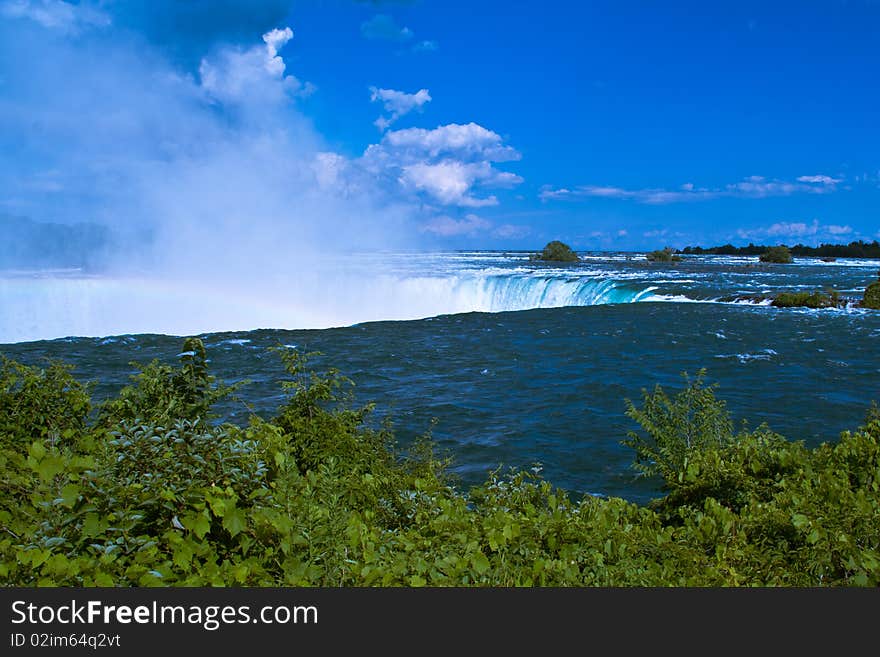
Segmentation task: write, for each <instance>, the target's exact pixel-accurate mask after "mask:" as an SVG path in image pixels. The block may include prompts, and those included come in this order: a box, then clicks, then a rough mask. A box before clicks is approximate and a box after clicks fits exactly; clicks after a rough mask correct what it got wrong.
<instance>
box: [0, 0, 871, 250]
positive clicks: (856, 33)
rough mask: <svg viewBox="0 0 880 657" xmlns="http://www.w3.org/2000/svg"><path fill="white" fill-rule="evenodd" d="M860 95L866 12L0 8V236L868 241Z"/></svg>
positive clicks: (610, 244)
mask: <svg viewBox="0 0 880 657" xmlns="http://www.w3.org/2000/svg"><path fill="white" fill-rule="evenodd" d="M878 71H880V2H878V1H876V0H848V1H844V0H823V1H819V0H814V1H804V2H792V3H787V2H748V1H739V2H717V3H706V2H673V3H656V2H626V1H621V0H617V1H601V2H589V3H586V2H585V3H581V2H559V1H555V0H547V1H545V2H541V3H526V2H516V1H507V2H489V1H480V0H470V1H468V2H460V1H458V0H447V1H444V2H439V1H434V0H412V1H398V2H393V1H390V0H389V1H373V2H371V1H361V2H355V1H343V0H325V1H319V0H313V1H300V2H290V1H282V0H268V1H266V2H254V1H250V2H235V1H232V0H217V1H214V2H209V1H207V0H193V1H191V2H172V1H166V0H158V1H152V2H147V1H146V0H143V1H139V2H137V1H126V0H115V1H114V0H105V1H100V0H95V1H90V2H86V1H83V2H64V1H63V0H0V214H7V215H14V216H27V217H30V218H32V219H35V220H38V221H60V222H78V221H98V222H101V223H106V224H108V225H111V226H113V227H114V228H116V229H117V230H119V231H122V232H125V231H129V232H130V233H131V234H133V235H140V234H147V233H149V234H158V235H163V234H165V235H170V234H172V233H174V234H184V235H187V236H189V237H192V238H193V239H199V240H208V242H210V241H211V238H210V237H209V236H207V235H208V234H210V235H219V236H223V239H228V238H230V236H232V237H233V238H234V236H235V235H236V234H237V233H236V231H244V230H248V231H250V232H251V233H254V232H259V233H260V235H261V236H262V237H261V238H260V239H264V240H266V241H267V242H273V243H277V241H278V240H281V239H290V238H291V235H295V236H297V240H298V241H299V242H301V243H305V244H325V243H327V242H328V241H337V240H338V241H339V242H340V243H344V244H345V245H346V246H349V247H352V248H357V247H364V248H381V247H382V246H388V245H390V246H394V247H412V248H502V249H522V248H525V249H531V248H537V247H540V246H542V245H543V244H544V243H545V242H547V241H549V240H551V239H563V240H565V241H567V242H568V243H570V244H571V245H572V246H574V247H575V248H578V249H584V250H587V249H621V250H627V249H648V248H660V247H662V246H666V245H671V246H675V247H683V246H685V245H689V244H690V245H693V244H701V245H711V244H722V243H726V242H732V243H734V244H747V243H749V242H754V243H764V244H767V243H780V242H784V243H788V244H794V243H798V242H800V243H805V244H818V243H820V242H849V241H852V240H854V239H866V240H873V239H876V238H878V237H880V125H878V124H880V84H878V81H880V76H878V73H877V72H878ZM143 229H147V230H146V232H145V231H144V230H143ZM254 239H257V238H254ZM214 246H216V247H217V248H220V247H222V239H221V238H220V237H217V238H216V243H215V244H214Z"/></svg>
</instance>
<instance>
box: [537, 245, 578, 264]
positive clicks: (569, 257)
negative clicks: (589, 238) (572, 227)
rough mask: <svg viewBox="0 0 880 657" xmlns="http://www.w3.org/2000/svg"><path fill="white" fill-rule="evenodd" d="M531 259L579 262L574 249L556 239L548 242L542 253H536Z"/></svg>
mask: <svg viewBox="0 0 880 657" xmlns="http://www.w3.org/2000/svg"><path fill="white" fill-rule="evenodd" d="M530 260H538V261H546V262H578V261H579V258H578V256H577V254H576V253H575V252H574V251H572V249H571V247H570V246H568V244H565V243H563V242H560V241H559V240H554V241H552V242H548V243H547V246H545V247H544V250H543V251H541V252H540V253H535V254H533V255H532V256H531V257H530Z"/></svg>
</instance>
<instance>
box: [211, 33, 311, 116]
mask: <svg viewBox="0 0 880 657" xmlns="http://www.w3.org/2000/svg"><path fill="white" fill-rule="evenodd" d="M292 38H293V30H291V29H290V28H289V27H285V28H284V29H278V28H276V29H273V30H271V31H269V32H266V33H265V34H263V42H264V45H263V46H252V47H250V48H246V49H241V48H236V47H231V46H230V47H225V48H221V49H220V50H219V51H218V52H216V53H214V54H213V55H211V56H210V57H205V58H203V59H202V61H201V64H200V65H199V76H200V79H201V86H202V88H203V89H204V90H205V91H206V92H207V93H208V94H209V95H210V96H211V97H212V98H214V99H216V100H219V101H222V102H224V103H245V104H259V105H264V104H266V103H273V102H275V103H277V102H282V101H284V100H286V99H287V98H289V97H292V96H308V95H310V94H311V93H313V92H314V90H315V88H314V85H312V84H311V83H308V82H306V83H303V82H300V80H299V79H298V78H297V77H296V76H294V75H289V74H285V70H286V68H287V67H286V65H285V63H284V59H283V58H282V57H281V56H280V55H279V54H278V51H279V50H280V49H281V48H283V47H284V45H285V44H286V43H287V42H288V41H290V40H291V39H292Z"/></svg>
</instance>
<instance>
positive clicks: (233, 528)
mask: <svg viewBox="0 0 880 657" xmlns="http://www.w3.org/2000/svg"><path fill="white" fill-rule="evenodd" d="M223 528H224V529H226V530H227V531H228V532H229V533H230V534H232V535H233V536H237V535H238V534H239V533H241V532H242V531H244V530H245V529H246V528H247V518H246V517H245V515H244V511H242V510H241V509H239V508H233V509H227V511H226V515H225V516H224V517H223Z"/></svg>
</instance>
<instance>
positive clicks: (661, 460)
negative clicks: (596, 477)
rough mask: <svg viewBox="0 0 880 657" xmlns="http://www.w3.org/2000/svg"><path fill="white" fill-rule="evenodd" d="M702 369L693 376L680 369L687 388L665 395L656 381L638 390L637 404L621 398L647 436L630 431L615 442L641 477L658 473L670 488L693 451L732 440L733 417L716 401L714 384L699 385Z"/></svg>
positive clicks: (722, 404) (728, 442) (721, 445)
mask: <svg viewBox="0 0 880 657" xmlns="http://www.w3.org/2000/svg"><path fill="white" fill-rule="evenodd" d="M705 374H706V371H705V370H703V369H701V370H700V371H699V372H698V373H697V377H696V378H695V379H693V380H692V379H691V378H690V377H689V376H688V375H687V373H683V374H682V376H683V377H684V380H685V383H686V384H687V386H686V387H685V389H684V390H682V391H681V392H680V393H678V395H676V396H675V398H670V397H669V396H668V395H667V394H666V392H665V391H664V390H663V388H661V387H660V386H659V385H658V386H656V387H655V388H654V391H653V392H650V393H649V392H648V391H647V390H642V397H643V405H642V407H641V408H637V407H636V406H635V405H634V404H633V403H632V402H631V401H630V400H629V399H627V400H626V406H627V410H626V414H627V416H629V417H630V418H632V419H633V420H635V421H636V422H638V423H639V424H640V425H641V427H642V429H644V430H645V432H646V433H647V435H643V434H640V433H637V432H635V431H630V432H628V433H627V439H626V440H623V441H621V444H623V445H626V446H627V447H631V448H633V449H634V450H635V452H636V460H635V462H634V464H633V465H634V467H635V468H636V469H637V470H639V471H640V472H642V474H645V475H647V476H653V475H660V476H662V477H663V479H664V480H665V481H666V485H667V487H669V488H675V487H676V486H677V485H678V483H679V479H680V475H681V474H682V473H683V472H684V471H685V470H686V469H687V463H688V457H689V456H690V455H692V454H693V453H695V452H698V451H701V450H705V449H709V448H713V447H723V446H725V445H730V444H732V443H733V442H734V433H733V421H732V420H731V418H730V414H729V413H728V411H727V405H726V403H725V402H724V401H723V400H720V399H716V398H715V393H714V389H715V388H716V387H717V385H711V386H704V385H703V378H704V377H705Z"/></svg>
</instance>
